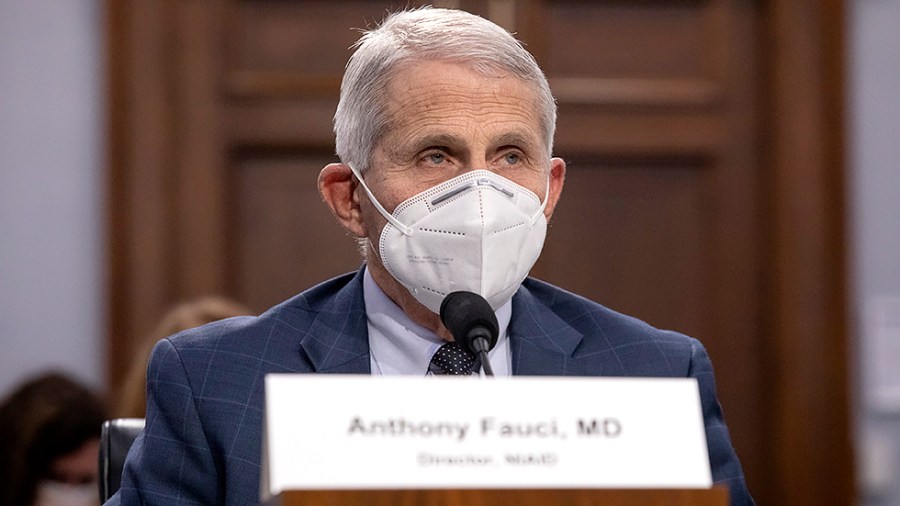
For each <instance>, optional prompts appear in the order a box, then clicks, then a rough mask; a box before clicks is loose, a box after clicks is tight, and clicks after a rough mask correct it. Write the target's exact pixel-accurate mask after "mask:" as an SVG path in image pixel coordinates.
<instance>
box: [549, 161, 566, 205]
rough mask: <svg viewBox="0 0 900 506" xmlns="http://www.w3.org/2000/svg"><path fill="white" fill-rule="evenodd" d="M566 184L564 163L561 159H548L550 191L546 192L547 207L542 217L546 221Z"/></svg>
mask: <svg viewBox="0 0 900 506" xmlns="http://www.w3.org/2000/svg"><path fill="white" fill-rule="evenodd" d="M565 182H566V162H565V160H563V159H562V158H551V159H550V183H549V184H550V190H549V191H548V192H547V205H546V206H545V207H544V216H546V217H547V221H550V217H551V216H553V210H554V209H555V208H556V203H557V202H559V196H560V195H561V194H562V189H563V184H564V183H565Z"/></svg>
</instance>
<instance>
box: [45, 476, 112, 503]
mask: <svg viewBox="0 0 900 506" xmlns="http://www.w3.org/2000/svg"><path fill="white" fill-rule="evenodd" d="M34 504H35V506H98V505H99V504H100V489H99V488H98V485H97V484H96V483H85V484H83V485H70V484H68V483H62V482H58V481H52V480H46V481H42V482H41V483H39V484H38V489H37V497H36V498H35V500H34Z"/></svg>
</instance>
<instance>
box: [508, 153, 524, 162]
mask: <svg viewBox="0 0 900 506" xmlns="http://www.w3.org/2000/svg"><path fill="white" fill-rule="evenodd" d="M504 159H505V160H506V163H508V164H510V165H515V164H517V163H519V161H520V160H521V159H522V157H520V156H519V154H518V153H507V154H506V155H505V156H504Z"/></svg>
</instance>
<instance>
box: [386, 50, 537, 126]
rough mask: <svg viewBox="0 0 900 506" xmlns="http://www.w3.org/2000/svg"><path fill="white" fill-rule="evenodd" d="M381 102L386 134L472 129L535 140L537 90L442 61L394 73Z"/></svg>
mask: <svg viewBox="0 0 900 506" xmlns="http://www.w3.org/2000/svg"><path fill="white" fill-rule="evenodd" d="M386 98H387V106H386V113H387V117H388V130H389V132H388V133H389V134H390V133H395V134H396V133H400V134H405V135H414V134H416V133H423V131H428V132H429V133H431V134H435V133H441V132H453V131H454V130H460V129H462V130H466V129H468V130H471V129H472V128H474V127H475V126H476V125H477V127H478V128H480V129H485V130H488V131H490V133H491V134H492V135H507V136H508V135H510V134H512V133H515V134H516V135H519V136H526V137H533V138H535V139H536V140H538V141H539V140H540V137H541V128H540V115H539V113H538V111H539V110H540V109H539V104H538V94H537V91H536V90H535V89H534V87H533V86H532V85H531V84H530V83H528V82H526V81H524V80H522V79H519V78H517V77H514V76H511V75H508V74H505V75H504V74H500V75H485V74H483V73H480V72H477V71H475V70H473V69H471V68H469V67H467V66H465V65H463V64H460V63H454V62H447V61H418V62H409V63H406V64H404V65H403V66H402V67H401V68H399V69H397V70H396V71H395V73H394V76H393V77H392V79H391V80H390V81H389V83H388V86H387V97H386ZM462 133H464V132H462Z"/></svg>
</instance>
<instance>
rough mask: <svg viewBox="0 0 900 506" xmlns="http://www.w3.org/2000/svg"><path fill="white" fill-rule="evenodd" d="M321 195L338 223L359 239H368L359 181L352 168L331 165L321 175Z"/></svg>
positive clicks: (339, 164)
mask: <svg viewBox="0 0 900 506" xmlns="http://www.w3.org/2000/svg"><path fill="white" fill-rule="evenodd" d="M318 186H319V194H320V195H322V200H324V201H325V203H326V204H328V207H329V208H330V209H331V214H333V215H334V217H335V218H337V220H338V222H339V223H340V224H341V225H342V226H343V227H344V228H346V229H347V230H349V231H350V232H353V233H354V234H355V235H356V236H357V237H366V228H365V226H364V225H365V224H364V223H363V217H362V212H361V211H360V208H359V198H358V196H357V192H356V189H357V187H358V186H359V181H357V180H356V177H355V176H354V175H353V172H352V171H351V170H350V167H348V166H347V165H345V164H343V163H330V164H328V165H326V166H325V168H324V169H322V172H320V173H319V181H318Z"/></svg>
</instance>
